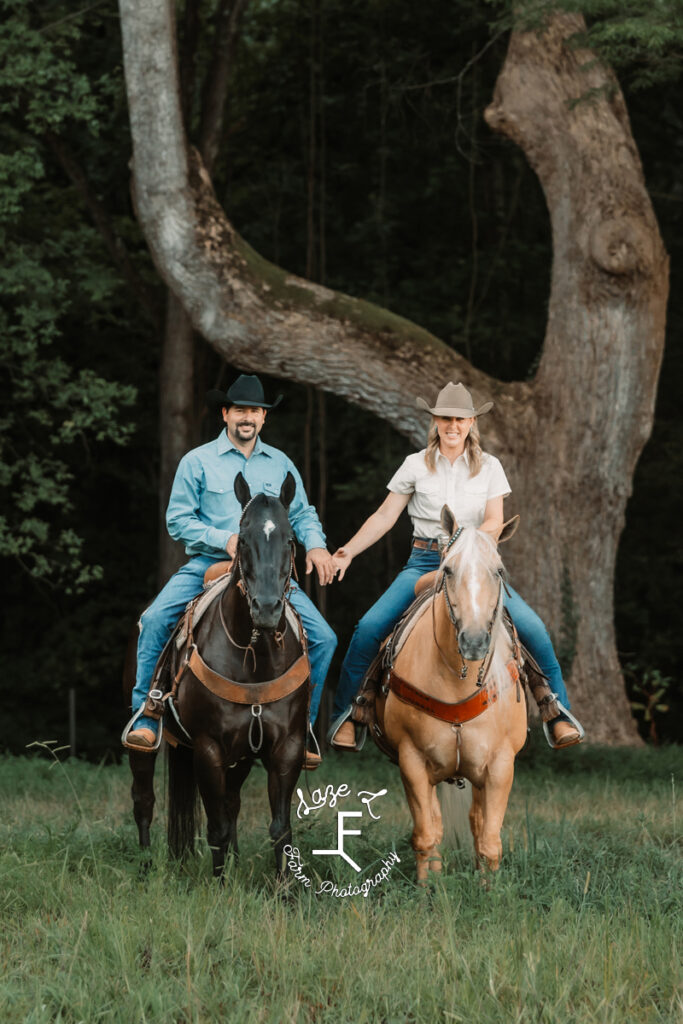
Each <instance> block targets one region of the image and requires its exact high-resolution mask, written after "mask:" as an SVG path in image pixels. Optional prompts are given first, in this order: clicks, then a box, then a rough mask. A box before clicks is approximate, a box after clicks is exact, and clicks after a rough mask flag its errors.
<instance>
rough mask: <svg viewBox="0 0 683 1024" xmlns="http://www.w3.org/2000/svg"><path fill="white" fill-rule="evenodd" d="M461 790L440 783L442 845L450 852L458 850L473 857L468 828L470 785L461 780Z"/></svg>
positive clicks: (470, 833) (471, 841)
mask: <svg viewBox="0 0 683 1024" xmlns="http://www.w3.org/2000/svg"><path fill="white" fill-rule="evenodd" d="M463 781H464V783H465V786H464V788H463V789H461V788H460V786H458V785H455V786H453V785H447V784H446V783H441V785H440V786H439V801H440V803H441V817H442V819H443V844H444V846H446V847H449V848H450V849H452V850H460V851H462V852H463V853H465V854H468V855H470V856H472V857H474V840H473V839H472V830H471V828H470V819H469V812H470V807H471V806H472V785H471V783H469V782H467V781H466V780H463Z"/></svg>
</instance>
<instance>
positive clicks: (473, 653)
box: [458, 629, 489, 661]
mask: <svg viewBox="0 0 683 1024" xmlns="http://www.w3.org/2000/svg"><path fill="white" fill-rule="evenodd" d="M458 641H459V643H460V651H461V653H462V654H463V656H464V657H465V658H467V660H468V661H477V660H478V659H479V658H483V657H484V655H485V654H486V652H487V651H488V648H489V634H488V633H487V632H486V630H485V629H477V630H467V629H463V630H462V631H461V633H460V635H459V637H458Z"/></svg>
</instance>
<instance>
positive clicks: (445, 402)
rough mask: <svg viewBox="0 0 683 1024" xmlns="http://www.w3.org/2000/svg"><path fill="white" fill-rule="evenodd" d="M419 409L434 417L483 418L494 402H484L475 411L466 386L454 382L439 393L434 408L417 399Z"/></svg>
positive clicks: (421, 399) (422, 399)
mask: <svg viewBox="0 0 683 1024" xmlns="http://www.w3.org/2000/svg"><path fill="white" fill-rule="evenodd" d="M416 402H417V407H418V409H426V410H427V412H431V414H432V416H460V417H462V419H467V418H469V417H470V416H483V415H484V413H485V412H488V411H489V409H492V408H493V402H484V404H483V405H482V406H481V407H480V408H479V409H475V408H474V404H473V402H472V396H471V394H470V393H469V391H468V390H467V388H466V387H465V385H464V384H454V383H453V381H451V382H450V384H447V385H446V387H445V388H442V389H441V391H439V394H438V395H437V398H436V405H435V406H434V408H432V407H431V406H430V405H429V402H425V400H424V398H418V399H416Z"/></svg>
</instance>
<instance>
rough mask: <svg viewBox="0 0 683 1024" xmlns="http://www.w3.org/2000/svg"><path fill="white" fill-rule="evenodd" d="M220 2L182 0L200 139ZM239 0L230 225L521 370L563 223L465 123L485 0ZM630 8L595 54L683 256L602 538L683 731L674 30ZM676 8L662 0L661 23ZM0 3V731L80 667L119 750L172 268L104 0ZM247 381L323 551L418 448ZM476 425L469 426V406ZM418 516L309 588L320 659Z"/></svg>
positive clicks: (631, 640)
mask: <svg viewBox="0 0 683 1024" xmlns="http://www.w3.org/2000/svg"><path fill="white" fill-rule="evenodd" d="M226 6H227V5H225V4H224V3H219V2H218V0H206V2H202V3H194V2H192V0H187V4H186V5H184V4H180V5H179V6H178V23H179V46H180V54H181V68H182V72H183V82H184V90H185V95H186V97H187V101H188V102H187V119H188V125H189V128H190V136H191V137H192V136H193V131H194V132H195V133H196V131H197V130H198V124H199V110H200V107H201V103H202V95H203V92H202V90H203V87H204V83H205V79H206V75H207V69H208V67H209V65H210V62H211V57H212V45H213V40H214V31H215V26H216V16H217V14H219V13H220V11H221V9H222V8H224V7H226ZM242 6H243V8H244V10H243V13H242V17H241V21H239V24H238V28H237V31H236V35H235V44H234V47H233V50H232V58H231V68H230V87H229V92H228V107H227V113H226V120H225V131H224V134H223V138H222V140H221V146H220V150H219V154H218V158H217V162H216V165H215V169H214V172H213V180H214V183H215V187H216V191H217V195H218V199H219V201H220V202H221V203H222V205H223V206H224V207H225V209H226V210H227V211H228V215H229V216H230V219H231V221H232V222H233V223H234V224H235V226H236V228H237V230H238V231H239V232H240V233H241V234H242V236H243V237H244V238H246V239H247V241H248V242H249V243H250V244H251V245H252V246H253V247H254V248H255V249H256V250H257V251H259V252H260V253H262V254H263V255H264V256H266V257H267V258H268V259H270V260H272V261H273V262H275V263H277V264H279V265H281V266H284V267H286V268H287V269H289V270H291V271H293V272H295V273H297V274H302V275H305V276H308V277H310V278H312V279H314V280H316V281H319V282H321V283H325V284H328V285H330V286H331V287H333V288H335V289H339V290H341V291H344V292H347V293H349V294H352V295H357V296H362V297H364V298H367V299H369V300H371V301H374V302H377V303H379V304H381V305H382V306H386V307H388V308H390V309H392V310H394V311H395V312H397V313H400V314H401V315H403V316H405V317H408V318H409V319H411V320H414V321H416V322H417V323H420V324H422V325H423V326H424V327H426V328H427V329H428V330H430V331H432V332H433V333H434V334H436V335H437V336H439V337H440V338H442V339H443V340H444V341H447V342H448V343H449V344H451V345H452V346H453V347H454V348H456V349H458V350H460V351H462V352H463V354H464V355H466V356H467V357H468V359H471V360H472V361H473V362H474V364H475V365H476V366H478V367H480V368H481V369H483V370H486V371H488V372H490V373H492V374H494V375H495V376H497V377H498V378H500V379H503V380H514V379H525V378H528V377H529V376H530V375H532V374H533V372H534V369H535V365H536V360H537V358H538V353H539V350H540V346H541V343H542V340H543V335H544V331H545V322H546V312H547V309H546V307H547V297H548V290H549V275H550V267H551V259H552V246H551V238H550V230H549V221H548V215H547V211H546V207H545V202H544V199H543V195H542V192H541V189H540V186H539V185H538V182H537V180H536V178H535V176H534V174H533V172H532V171H531V170H530V168H529V167H528V165H527V164H526V161H525V159H524V157H523V156H522V154H521V153H520V152H519V151H518V150H517V149H516V148H515V147H513V146H512V145H511V144H509V143H507V142H506V141H504V140H503V139H502V138H500V137H497V136H494V135H493V133H492V132H491V131H490V130H489V129H488V128H487V126H486V125H485V123H484V121H483V118H482V110H483V108H484V107H485V106H486V105H487V103H488V102H489V101H490V98H491V94H492V90H493V85H494V82H495V79H496V76H497V73H498V70H499V68H500V65H501V63H502V61H503V58H504V55H505V50H506V45H507V32H506V26H505V21H504V18H503V17H502V15H501V10H500V9H499V8H496V7H494V6H492V5H490V4H487V3H484V2H468V0H448V2H446V0H430V3H429V4H425V5H421V6H419V7H418V5H413V4H405V3H399V2H398V0H384V2H376V0H364V2H360V0H344V2H343V3H342V2H341V0H277V2H269V0H251V2H250V3H244V4H243V5H242ZM602 6H603V7H605V6H606V7H607V8H609V5H604V4H603V5H602ZM622 6H623V5H622ZM626 6H627V7H628V5H626ZM633 6H634V11H635V10H636V9H637V11H638V13H639V17H641V18H642V19H643V20H642V24H641V29H642V31H643V33H647V31H649V32H650V36H647V34H646V35H645V36H644V37H643V38H644V39H645V42H641V44H639V40H638V38H635V37H634V38H633V39H632V40H631V42H632V46H631V48H630V49H629V48H628V47H626V46H625V45H624V44H623V40H621V42H619V45H616V46H614V48H613V49H612V50H611V51H610V50H608V56H610V57H611V58H612V59H614V60H616V61H617V63H618V71H619V72H620V77H621V82H622V86H623V87H624V90H625V94H626V99H627V103H628V106H629V112H630V116H631V120H632V126H633V133H634V136H635V139H636V143H637V145H638V147H639V150H640V154H641V158H642V161H643V165H644V171H645V177H646V181H647V184H648V187H649V191H650V194H651V196H652V200H653V203H654V206H655V210H656V212H657V216H658V219H659V223H660V228H661V231H662V235H663V238H664V242H665V245H666V247H667V250H668V252H669V254H670V256H671V271H672V273H671V299H670V304H669V314H668V335H667V349H666V353H665V357H664V367H663V372H662V377H661V381H660V389H659V397H658V403H657V418H656V423H655V429H654V433H653V436H652V439H651V440H650V442H649V443H648V445H647V447H646V449H645V451H644V453H643V456H642V458H641V460H640V463H639V465H638V469H637V472H636V476H635V480H634V492H633V496H632V498H631V501H630V503H629V506H628V514H627V524H626V529H625V531H624V534H623V537H622V542H621V548H620V558H619V563H618V570H617V577H616V609H617V621H616V626H617V635H618V644H619V652H620V657H621V660H622V665H623V667H624V671H625V675H626V679H627V685H628V687H629V695H630V697H631V699H632V701H633V702H634V712H635V713H636V715H637V716H638V718H639V721H640V723H641V732H642V735H643V736H645V737H649V738H650V739H651V740H654V741H662V740H665V741H666V740H669V741H680V740H681V738H682V735H681V726H680V724H678V723H680V709H681V704H682V703H683V696H682V687H681V682H680V678H679V666H680V665H681V663H682V661H683V659H682V658H681V654H682V647H683V640H682V638H681V628H680V608H681V605H682V603H683V580H682V577H681V562H682V558H681V545H680V542H679V538H678V535H677V527H678V523H679V514H678V510H679V508H680V498H681V491H682V490H683V482H682V481H683V455H682V449H683V417H682V416H681V413H680V408H679V388H680V382H681V380H682V379H683V372H682V371H683V344H682V341H681V327H682V319H683V300H682V299H681V287H680V277H681V265H682V259H681V257H682V256H683V233H682V232H681V227H682V225H683V181H682V179H681V174H680V166H681V163H682V161H683V113H682V111H683V103H682V102H681V100H682V98H683V97H682V94H681V88H680V85H679V79H678V65H677V61H676V59H674V58H671V57H670V54H669V50H667V45H668V42H671V41H670V40H669V41H668V40H667V39H666V38H664V39H663V38H662V37H661V34H660V38H659V44H658V45H660V50H659V51H658V50H656V47H654V48H651V49H652V52H654V53H655V58H656V59H655V60H654V62H648V59H647V57H644V56H643V54H644V53H646V51H647V39H648V38H651V37H652V36H653V35H654V34H655V29H657V31H660V29H661V26H659V27H658V26H656V25H654V24H653V23H649V29H648V22H647V11H646V8H645V7H644V5H640V4H634V5H633ZM677 6H678V5H677V4H672V5H671V7H670V8H668V10H669V11H670V13H671V16H672V18H673V22H672V29H671V30H672V31H673V27H675V26H679V25H680V20H681V19H680V17H679V16H678V13H677ZM0 11H2V14H3V16H4V17H3V26H2V28H0V111H1V113H2V152H1V154H0V240H1V243H2V249H3V256H4V259H3V265H2V268H1V269H0V353H1V360H0V364H1V372H2V410H1V412H0V445H1V447H0V489H1V491H2V514H1V515H0V556H1V557H2V576H3V589H4V598H5V599H4V601H3V612H2V623H1V630H2V636H1V638H0V644H1V650H2V665H3V674H2V689H3V713H2V716H1V717H0V749H6V750H10V751H12V752H15V753H18V752H21V751H23V750H24V748H25V745H26V744H27V743H30V742H31V741H32V740H46V739H56V740H59V741H60V742H66V741H67V739H68V695H69V691H70V690H74V691H75V695H76V714H77V736H76V748H77V751H78V752H79V753H83V754H86V755H87V756H89V757H95V758H98V757H102V756H104V755H107V754H111V755H112V756H118V751H119V747H118V734H119V731H120V727H121V724H122V722H123V720H124V709H123V706H122V701H121V697H120V678H121V668H122V662H123V653H124V648H125V645H126V642H127V639H128V637H129V635H130V633H131V630H132V629H133V627H134V624H135V621H136V618H137V615H138V614H139V612H140V611H141V610H142V608H143V607H144V606H145V604H146V602H148V601H149V600H150V599H151V597H153V596H154V594H155V593H156V591H157V589H158V586H159V583H160V581H159V579H158V569H157V566H158V536H159V530H160V529H161V528H162V527H161V525H160V522H159V516H158V487H159V428H158V414H159V401H162V402H163V401H164V399H165V397H166V396H164V395H161V396H160V395H159V386H158V368H159V359H160V350H161V338H162V330H163V326H162V324H163V308H164V301H165V299H164V290H163V287H162V285H161V283H160V282H159V280H158V278H157V276H156V274H155V270H154V267H153V265H152V263H151V260H150V258H149V256H148V254H147V251H146V248H145V246H144V243H143V240H142V238H141V235H140V232H139V230H138V228H137V226H136V222H135V218H134V214H133V210H132V207H131V200H130V194H129V167H128V162H129V159H130V155H131V145H130V136H129V129H128V120H127V109H126V101H125V94H124V87H123V77H122V69H121V45H120V37H119V25H118V15H117V8H116V4H115V2H114V0H101V2H99V3H98V2H95V3H90V4H88V3H85V2H84V3H83V4H82V6H81V7H76V6H75V5H74V4H65V3H62V2H43V3H40V4H37V3H30V2H25V0H23V2H14V3H9V2H7V0H0ZM608 14H609V11H608ZM674 15H675V17H674ZM601 16H602V15H600V16H599V12H598V13H596V16H595V19H594V20H595V25H596V26H597V27H598V28H600V27H601V25H603V24H604V19H603V21H601V20H600V17H601ZM651 17H654V15H652V16H651ZM496 19H498V20H496ZM607 20H608V21H609V18H608V19H607ZM674 23H675V24H674ZM679 31H680V29H679ZM608 35H609V33H608ZM675 41H676V40H675V39H674V40H673V42H671V45H672V47H673V43H675ZM673 48H674V50H675V47H673ZM653 68H654V69H655V70H654V71H653V70H652V69H653ZM195 141H196V138H195ZM194 363H195V366H194V371H195V418H194V426H193V431H194V440H193V443H201V442H203V441H205V440H208V439H209V438H211V437H213V436H214V435H215V434H217V433H218V430H219V429H220V421H219V418H218V417H217V416H215V415H209V413H208V412H207V410H206V408H205V406H204V400H203V399H204V394H205V392H206V391H207V389H209V388H213V387H226V386H227V385H229V383H230V382H231V381H232V379H234V377H235V376H236V375H237V373H238V372H239V371H238V370H236V369H234V368H233V367H230V366H227V365H225V364H224V363H223V362H222V361H221V360H220V359H219V358H218V357H217V356H216V355H215V353H214V352H213V351H212V350H211V349H210V348H209V347H208V346H207V345H206V344H205V343H204V342H203V341H202V339H201V338H199V337H197V338H196V342H195V357H194ZM357 369H358V373H359V374H362V372H363V368H362V367H361V366H359V367H358V368H357ZM264 383H265V386H266V392H267V394H270V395H273V394H275V393H279V392H283V393H284V395H285V401H284V402H283V404H282V406H281V407H280V408H279V409H278V410H277V411H276V412H274V413H273V414H272V415H271V416H270V417H269V418H268V422H267V424H266V427H265V429H264V434H263V437H264V439H265V440H266V441H268V442H269V443H271V444H274V445H276V446H278V447H281V448H283V449H284V450H285V451H287V453H288V454H289V455H290V456H291V457H292V458H293V459H294V461H295V462H296V463H297V465H298V466H299V468H300V469H301V471H302V473H303V474H304V477H305V479H306V483H307V487H308V491H309V496H310V498H311V500H312V501H313V502H314V503H315V504H316V505H317V506H318V509H319V510H320V512H321V518H322V519H323V522H324V525H325V527H326V531H327V535H328V543H329V547H330V549H331V550H333V549H334V548H335V547H336V546H338V545H339V544H341V543H343V542H344V541H345V540H347V539H348V537H349V536H350V535H351V533H352V532H353V531H354V530H355V529H356V527H357V526H358V525H360V523H361V522H362V521H363V519H364V518H365V517H366V516H367V514H368V513H369V512H370V511H371V510H372V509H373V508H374V507H376V505H377V504H378V503H379V502H380V501H381V500H382V498H383V495H384V493H385V485H386V481H387V480H388V479H389V477H390V476H391V474H392V473H393V471H394V469H395V468H396V466H397V464H398V463H399V462H400V461H401V460H402V458H403V457H404V456H405V455H406V454H407V453H408V452H409V451H410V450H411V447H410V445H409V443H408V442H407V441H406V440H405V439H404V438H402V437H401V436H400V435H398V434H397V433H395V432H394V431H393V430H392V429H391V428H390V427H389V426H388V425H387V424H385V423H383V422H382V421H380V420H378V419H377V418H375V417H373V416H371V415H369V414H367V413H364V412H363V411H361V410H360V409H358V408H356V407H353V406H350V405H348V404H347V403H345V402H344V401H342V400H340V399H337V398H336V397H335V396H334V395H330V394H324V393H322V392H320V393H317V392H315V391H314V390H313V389H311V388H307V387H302V386H297V385H293V384H290V383H287V382H282V381H278V380H274V379H266V380H264ZM437 383H438V382H435V391H436V385H437ZM429 397H432V396H429ZM407 400H411V401H412V397H411V398H410V399H408V398H407ZM482 431H483V436H484V442H485V438H486V425H485V421H482ZM539 500H541V501H542V500H543V496H542V495H540V496H539ZM408 527H409V524H408V522H407V520H406V521H405V522H404V523H403V524H402V527H401V528H400V529H398V530H395V531H393V533H392V534H391V535H390V536H389V537H388V538H387V539H386V540H385V541H384V542H383V543H382V544H380V545H378V546H377V548H376V549H374V550H373V553H372V554H371V555H370V554H369V555H366V556H364V557H363V558H362V559H359V560H358V562H357V563H356V564H355V565H354V567H353V569H352V570H351V573H350V575H349V576H348V577H347V579H346V580H345V581H344V582H343V584H342V585H341V586H335V587H333V588H331V589H328V591H327V593H326V594H324V595H321V594H319V593H318V598H319V599H320V600H321V601H322V602H323V603H325V605H326V607H325V612H326V614H327V616H328V618H329V620H330V621H331V623H332V624H333V626H334V628H335V629H336V630H337V633H338V635H339V639H340V650H339V652H338V656H337V660H336V662H335V664H334V665H333V669H332V674H331V677H330V683H331V684H334V682H335V679H336V670H337V668H338V663H339V660H340V658H339V655H341V654H343V650H344V647H345V644H346V642H347V641H348V638H349V635H350V632H351V630H352V628H353V624H354V623H355V621H356V620H357V618H358V617H359V615H360V614H361V613H362V612H363V611H364V610H365V608H366V607H367V606H368V604H369V603H370V601H371V599H374V597H375V596H377V595H378V594H379V593H380V592H381V590H382V589H383V588H384V587H385V586H386V584H387V582H388V581H389V580H390V578H391V577H392V576H393V574H394V573H395V572H396V570H397V569H398V567H399V566H400V565H401V563H402V560H403V559H404V558H405V556H406V551H407V542H408V537H409V529H408ZM314 596H315V591H314ZM595 685H596V686H599V685H600V681H599V680H596V683H595ZM643 704H644V705H646V706H647V707H648V708H649V711H647V712H645V711H644V710H643V708H642V707H638V706H637V705H643ZM654 705H657V708H658V710H657V709H655V708H654Z"/></svg>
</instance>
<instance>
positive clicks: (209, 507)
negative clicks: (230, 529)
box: [200, 475, 237, 525]
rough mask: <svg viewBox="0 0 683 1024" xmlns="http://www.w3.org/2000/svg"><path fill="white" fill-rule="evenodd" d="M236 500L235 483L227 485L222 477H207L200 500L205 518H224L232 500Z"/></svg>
mask: <svg viewBox="0 0 683 1024" xmlns="http://www.w3.org/2000/svg"><path fill="white" fill-rule="evenodd" d="M231 499H232V500H231ZM236 501H237V499H236V498H235V491H234V485H233V484H229V485H226V482H225V480H221V478H220V477H212V476H208V475H207V476H206V477H205V479H204V490H203V492H202V496H201V502H200V505H201V512H202V513H203V515H204V517H205V518H207V517H208V518H209V520H211V519H215V518H217V517H220V518H223V517H224V516H226V515H227V514H228V511H229V508H230V505H231V504H232V502H236ZM213 525H215V523H214V524H213Z"/></svg>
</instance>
